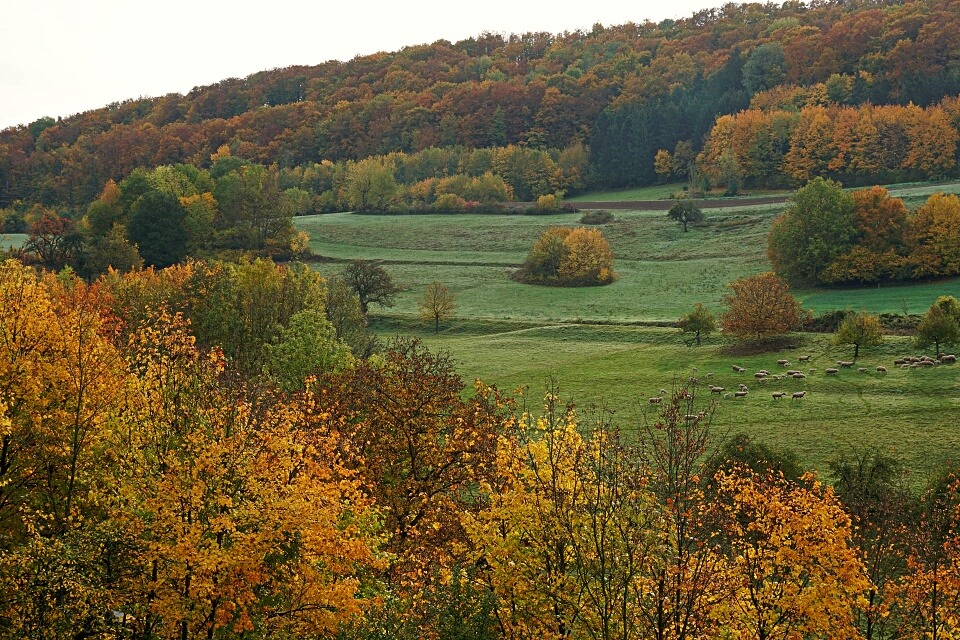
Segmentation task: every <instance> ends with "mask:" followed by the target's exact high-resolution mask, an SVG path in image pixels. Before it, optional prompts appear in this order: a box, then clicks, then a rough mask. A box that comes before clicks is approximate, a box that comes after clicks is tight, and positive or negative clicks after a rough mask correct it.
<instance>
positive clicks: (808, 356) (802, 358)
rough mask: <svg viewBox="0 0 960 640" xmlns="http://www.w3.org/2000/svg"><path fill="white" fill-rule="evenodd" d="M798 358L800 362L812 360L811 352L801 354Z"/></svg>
mask: <svg viewBox="0 0 960 640" xmlns="http://www.w3.org/2000/svg"><path fill="white" fill-rule="evenodd" d="M797 360H799V361H800V362H810V354H809V353H808V354H807V355H805V356H800V357H799V358H797Z"/></svg>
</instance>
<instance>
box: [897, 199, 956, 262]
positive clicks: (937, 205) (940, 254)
mask: <svg viewBox="0 0 960 640" xmlns="http://www.w3.org/2000/svg"><path fill="white" fill-rule="evenodd" d="M906 242H907V246H908V248H909V249H910V258H909V259H910V265H911V267H912V269H913V275H914V277H918V278H924V277H937V276H952V275H957V274H960V198H958V197H957V196H956V195H953V194H948V195H945V194H942V193H935V194H933V195H932V196H930V197H929V198H928V199H927V201H926V203H924V205H923V206H922V207H920V208H919V209H917V211H916V213H915V214H914V215H913V216H911V217H910V219H909V223H908V229H907V231H906Z"/></svg>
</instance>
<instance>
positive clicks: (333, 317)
mask: <svg viewBox="0 0 960 640" xmlns="http://www.w3.org/2000/svg"><path fill="white" fill-rule="evenodd" d="M326 312H327V320H329V321H330V323H331V324H332V325H333V328H334V330H335V331H336V332H337V338H339V339H340V340H342V341H343V342H345V343H346V344H347V345H349V346H350V351H351V352H352V353H353V354H354V355H355V356H356V357H358V358H367V357H369V356H370V355H371V354H372V353H373V352H374V351H376V349H377V340H376V338H375V337H374V336H373V335H372V334H371V333H370V331H369V329H368V328H367V318H366V316H364V315H363V311H361V310H360V299H359V298H358V297H357V294H356V293H354V292H353V289H351V288H350V285H349V284H348V283H347V281H346V280H344V279H343V278H342V277H340V276H333V277H331V278H329V279H327V305H326Z"/></svg>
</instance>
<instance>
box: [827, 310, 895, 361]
mask: <svg viewBox="0 0 960 640" xmlns="http://www.w3.org/2000/svg"><path fill="white" fill-rule="evenodd" d="M882 342H883V333H882V332H881V330H880V319H879V318H878V317H877V316H873V315H870V314H869V313H867V312H865V311H860V312H859V313H848V314H847V316H846V317H845V318H844V319H843V322H841V323H840V326H839V327H838V328H837V333H836V334H834V336H833V344H835V345H844V344H852V345H853V359H854V360H856V359H857V358H858V357H859V356H860V347H875V346H878V345H880V344H881V343H882Z"/></svg>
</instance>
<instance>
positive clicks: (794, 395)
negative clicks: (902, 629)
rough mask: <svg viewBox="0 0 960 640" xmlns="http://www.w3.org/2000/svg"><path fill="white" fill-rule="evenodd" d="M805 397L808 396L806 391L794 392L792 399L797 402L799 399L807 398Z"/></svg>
mask: <svg viewBox="0 0 960 640" xmlns="http://www.w3.org/2000/svg"><path fill="white" fill-rule="evenodd" d="M805 395H807V392H806V391H794V392H793V396H792V398H793V399H794V400H796V399H798V398H802V397H803V396H805Z"/></svg>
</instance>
